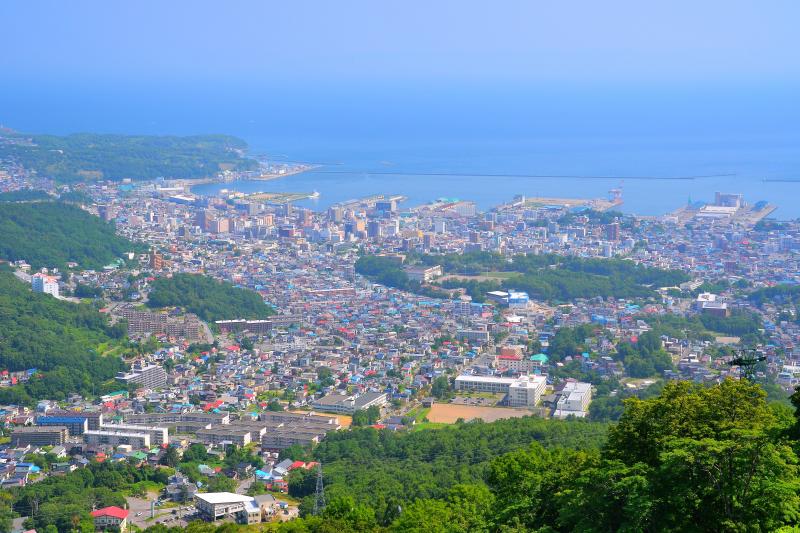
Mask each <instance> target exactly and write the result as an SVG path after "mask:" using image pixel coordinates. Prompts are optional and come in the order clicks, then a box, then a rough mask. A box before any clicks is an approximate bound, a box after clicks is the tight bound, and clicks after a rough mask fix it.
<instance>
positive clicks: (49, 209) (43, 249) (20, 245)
mask: <svg viewBox="0 0 800 533" xmlns="http://www.w3.org/2000/svg"><path fill="white" fill-rule="evenodd" d="M140 248H141V247H138V246H137V245H135V244H133V243H132V242H130V241H129V240H127V239H125V238H124V237H120V236H118V235H116V233H115V232H114V226H113V225H112V224H108V223H106V222H103V221H102V220H100V218H98V217H96V216H94V215H91V214H90V213H87V212H86V211H84V210H83V209H80V208H78V207H75V206H73V205H69V204H65V203H61V202H45V201H43V202H31V203H11V202H6V203H2V202H0V258H2V259H6V260H9V261H17V260H20V259H22V260H25V261H27V262H28V263H30V265H31V266H32V267H33V268H36V269H38V268H41V267H58V268H61V269H64V268H66V264H67V263H69V262H75V263H78V265H79V266H80V267H81V268H84V269H100V268H102V267H103V266H105V265H108V264H109V263H111V262H113V261H114V260H115V259H117V258H119V257H121V256H122V255H123V254H125V253H127V252H131V251H136V250H138V249H140Z"/></svg>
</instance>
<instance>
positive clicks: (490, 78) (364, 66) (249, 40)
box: [0, 0, 800, 86]
mask: <svg viewBox="0 0 800 533" xmlns="http://www.w3.org/2000/svg"><path fill="white" fill-rule="evenodd" d="M0 20H2V33H3V42H4V45H3V47H2V49H1V50H0V71H2V73H3V76H4V77H5V78H6V79H7V80H40V81H55V82H59V81H60V82H66V81H73V82H74V81H81V80H92V81H95V80H107V81H108V80H115V81H126V82H150V81H154V80H159V81H160V82H162V83H186V82H189V81H209V80H213V81H215V83H220V79H221V78H222V79H228V80H230V81H231V82H237V81H238V80H241V79H243V78H248V79H250V80H253V81H276V80H277V81H282V82H285V83H293V82H307V81H318V82H323V83H325V84H330V85H333V86H340V85H347V84H353V83H369V84H381V83H397V82H416V81H420V80H428V81H430V82H431V83H434V84H447V83H451V82H461V83H470V84H481V85H486V84H489V85H491V84H496V83H503V82H505V83H508V82H512V83H524V84H537V83H546V84H550V83H571V84H584V83H589V84H618V83H631V82H635V83H659V84H664V83H666V84H670V85H684V84H692V83H718V82H736V83H741V84H753V83H785V82H792V83H794V82H797V81H798V79H800V68H799V67H800V55H798V54H797V50H798V49H800V32H797V31H796V26H797V21H798V20H800V2H797V1H796V0H769V1H763V2H760V1H755V0H751V1H741V0H724V1H723V0H704V1H697V0H694V1H685V0H672V1H663V2H647V1H641V0H635V1H634V0H630V1H629V0H624V1H618V0H603V1H597V0H592V1H588V0H584V1H562V2H550V1H547V2H544V1H534V0H527V1H502V0H501V1H491V2H487V1H485V0H484V1H480V2H475V1H470V0H458V1H448V0H445V1H431V0H425V1H416V0H404V1H375V0H370V1H366V0H365V1H350V0H336V1H331V0H324V1H323V0H320V1H302V0H300V1H295V0H293V1H265V0H259V1H246V0H236V1H231V2H219V1H208V0H190V1H189V0H184V1H175V0H170V1H163V0H157V1H154V0H137V1H126V2H122V1H119V2H117V1H113V2H112V1H108V0H99V1H86V0H71V1H69V2H65V1H62V0H53V1H31V0H4V1H3V2H2V3H0Z"/></svg>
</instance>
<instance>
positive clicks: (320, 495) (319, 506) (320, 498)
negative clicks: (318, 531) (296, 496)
mask: <svg viewBox="0 0 800 533" xmlns="http://www.w3.org/2000/svg"><path fill="white" fill-rule="evenodd" d="M323 509H325V486H324V485H323V483H322V463H320V464H319V466H318V468H317V492H316V497H315V498H314V514H315V515H318V514H320V513H321V512H322V510H323Z"/></svg>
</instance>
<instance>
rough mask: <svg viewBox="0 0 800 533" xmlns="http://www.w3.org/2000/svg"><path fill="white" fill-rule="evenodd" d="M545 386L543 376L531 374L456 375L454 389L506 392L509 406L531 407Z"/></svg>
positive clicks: (542, 392)
mask: <svg viewBox="0 0 800 533" xmlns="http://www.w3.org/2000/svg"><path fill="white" fill-rule="evenodd" d="M546 386H547V379H546V378H545V377H544V376H538V375H532V376H521V377H519V378H501V377H496V376H470V375H464V376H458V377H457V378H456V383H455V388H456V390H463V391H475V392H488V393H492V394H507V395H508V403H509V405H510V406H511V407H532V406H535V405H537V404H538V403H539V400H540V399H541V397H542V394H544V391H545V387H546Z"/></svg>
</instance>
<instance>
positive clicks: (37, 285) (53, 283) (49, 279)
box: [31, 272, 58, 298]
mask: <svg viewBox="0 0 800 533" xmlns="http://www.w3.org/2000/svg"><path fill="white" fill-rule="evenodd" d="M31 288H32V289H33V292H41V293H44V294H49V295H51V296H55V297H56V298H58V278H56V277H54V276H48V275H47V274H42V273H41V272H40V273H38V274H34V275H33V276H31Z"/></svg>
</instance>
